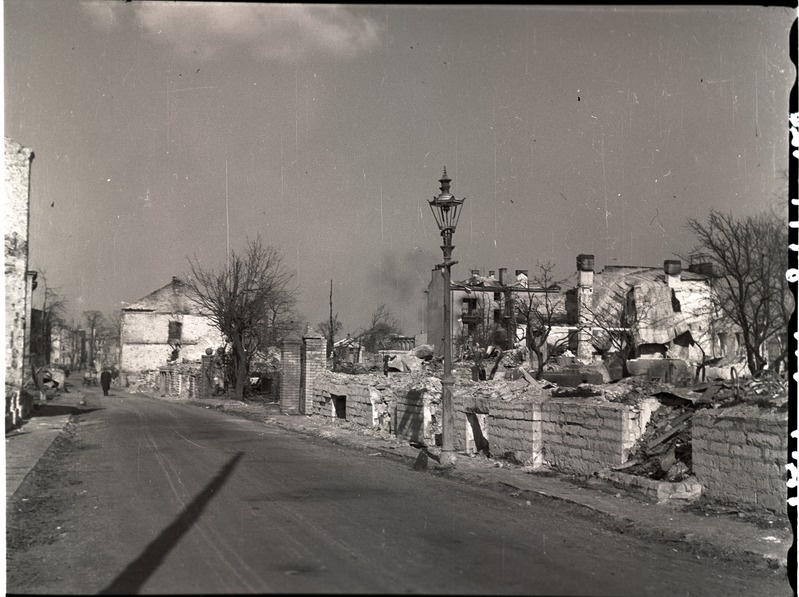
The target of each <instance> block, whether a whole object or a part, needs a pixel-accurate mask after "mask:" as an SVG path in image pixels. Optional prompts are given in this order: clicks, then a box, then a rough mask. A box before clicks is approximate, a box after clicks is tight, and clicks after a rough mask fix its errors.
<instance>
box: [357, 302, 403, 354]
mask: <svg viewBox="0 0 799 597" xmlns="http://www.w3.org/2000/svg"><path fill="white" fill-rule="evenodd" d="M401 333H402V330H401V327H400V323H399V321H398V320H397V319H396V318H395V317H394V316H393V315H392V313H391V308H390V307H388V305H385V304H384V305H380V306H379V307H378V308H377V309H375V311H374V313H372V317H371V319H370V321H369V324H368V325H367V326H366V327H365V328H364V329H363V330H362V331H361V332H360V333H359V334H358V336H357V337H358V339H360V341H361V344H362V345H363V347H364V348H365V349H366V350H368V351H369V352H377V351H378V350H380V349H381V348H386V347H387V346H388V342H389V340H390V338H391V337H392V336H397V335H399V334H401Z"/></svg>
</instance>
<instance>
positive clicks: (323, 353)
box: [300, 336, 327, 415]
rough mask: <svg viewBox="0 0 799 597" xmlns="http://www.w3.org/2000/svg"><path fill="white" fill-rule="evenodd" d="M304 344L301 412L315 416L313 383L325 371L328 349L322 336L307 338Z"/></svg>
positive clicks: (303, 340)
mask: <svg viewBox="0 0 799 597" xmlns="http://www.w3.org/2000/svg"><path fill="white" fill-rule="evenodd" d="M302 342H303V351H304V355H303V357H304V358H303V359H302V365H303V366H302V393H303V395H302V396H301V398H300V412H301V413H303V414H307V415H310V414H313V381H314V379H315V378H316V376H317V375H319V374H320V373H321V372H322V371H324V370H325V365H326V364H327V347H326V345H325V339H324V338H322V337H320V336H306V337H304V338H303V339H302Z"/></svg>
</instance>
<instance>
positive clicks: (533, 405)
mask: <svg viewBox="0 0 799 597" xmlns="http://www.w3.org/2000/svg"><path fill="white" fill-rule="evenodd" d="M542 402H543V399H542V398H540V397H537V398H530V399H527V400H510V401H507V402H506V401H497V402H495V403H492V404H491V408H490V410H489V413H488V427H489V429H490V434H491V437H490V446H491V454H492V455H494V456H496V457H501V458H507V459H510V460H515V461H517V462H523V463H526V464H530V465H532V466H534V467H537V466H541V465H542V464H543V447H544V438H543V432H542V417H541V405H542Z"/></svg>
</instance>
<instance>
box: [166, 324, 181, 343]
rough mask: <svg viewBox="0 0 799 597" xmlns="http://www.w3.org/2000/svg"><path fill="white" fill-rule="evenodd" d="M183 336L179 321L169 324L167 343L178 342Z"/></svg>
mask: <svg viewBox="0 0 799 597" xmlns="http://www.w3.org/2000/svg"><path fill="white" fill-rule="evenodd" d="M182 336H183V323H182V322H180V321H170V322H169V343H170V344H172V343H174V342H180V341H181V340H182Z"/></svg>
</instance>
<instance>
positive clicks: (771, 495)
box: [692, 406, 788, 512]
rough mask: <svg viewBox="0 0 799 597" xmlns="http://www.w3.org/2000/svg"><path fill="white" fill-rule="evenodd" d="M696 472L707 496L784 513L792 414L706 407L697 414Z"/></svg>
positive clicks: (753, 408) (694, 454)
mask: <svg viewBox="0 0 799 597" xmlns="http://www.w3.org/2000/svg"><path fill="white" fill-rule="evenodd" d="M692 425H693V438H692V450H693V452H692V458H693V471H694V474H695V475H696V478H697V479H698V480H699V482H700V483H701V484H702V493H703V495H705V496H706V497H707V498H708V499H710V500H713V501H716V502H720V503H726V504H735V505H743V506H748V507H753V508H757V509H764V510H771V511H774V512H784V511H785V508H786V500H787V497H788V490H787V485H786V476H785V475H786V471H785V463H786V462H787V458H788V413H774V412H768V411H762V410H760V409H758V408H756V407H742V406H739V407H732V408H728V409H715V410H714V409H707V410H703V411H700V412H698V413H696V414H695V415H694V416H693V423H692Z"/></svg>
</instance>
